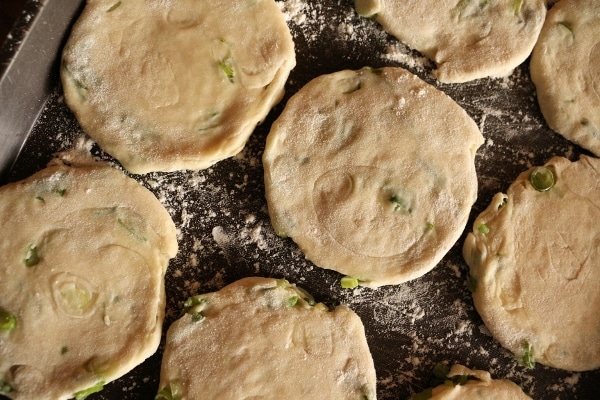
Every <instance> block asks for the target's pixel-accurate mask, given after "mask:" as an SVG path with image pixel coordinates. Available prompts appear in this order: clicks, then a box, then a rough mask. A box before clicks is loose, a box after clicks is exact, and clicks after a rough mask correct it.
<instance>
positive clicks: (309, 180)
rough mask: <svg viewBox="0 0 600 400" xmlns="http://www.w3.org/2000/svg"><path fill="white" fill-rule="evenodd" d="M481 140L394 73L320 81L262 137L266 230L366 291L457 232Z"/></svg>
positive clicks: (466, 122) (444, 102)
mask: <svg viewBox="0 0 600 400" xmlns="http://www.w3.org/2000/svg"><path fill="white" fill-rule="evenodd" d="M482 143H483V137H482V135H481V133H480V132H479V130H478V128H477V125H476V124H475V122H474V121H473V120H472V119H471V118H470V117H469V116H468V115H467V113H466V112H465V111H464V110H463V109H462V108H460V107H459V106H458V105H457V104H456V103H455V102H454V101H452V99H450V98H449V97H448V96H446V95H445V94H443V93H442V92H441V91H439V90H437V89H435V88H434V87H433V86H431V85H429V84H427V83H425V82H424V81H422V80H421V79H419V78H418V77H417V76H415V75H413V74H411V73H409V72H407V71H405V70H403V69H401V68H383V69H377V70H373V69H369V68H365V69H362V70H359V71H347V70H346V71H341V72H337V73H334V74H329V75H324V76H321V77H318V78H316V79H314V80H313V81H311V82H309V83H308V84H307V85H306V86H305V87H304V88H302V89H301V90H300V91H299V92H298V93H297V94H295V95H294V96H293V97H292V98H291V99H290V100H289V101H288V103H287V105H286V107H285V109H284V111H283V113H282V114H281V116H280V117H279V118H278V119H277V121H275V123H274V124H273V126H272V128H271V132H270V133H269V135H268V137H267V144H266V148H265V152H264V155H263V164H264V169H265V186H266V187H265V189H266V198H267V202H268V207H269V215H270V217H271V223H272V224H273V227H274V228H275V230H276V232H277V233H278V234H279V235H280V236H289V237H291V238H292V239H293V240H294V241H295V242H296V243H297V244H298V245H299V247H300V249H301V250H302V251H303V252H304V254H305V255H306V257H307V258H308V259H310V260H312V261H313V262H314V263H315V264H316V265H318V266H320V267H323V268H329V269H333V270H336V271H338V272H341V273H343V274H346V275H349V276H351V277H354V278H358V279H359V280H360V281H362V284H363V285H365V286H371V287H376V286H381V285H387V284H398V283H402V282H405V281H407V280H410V279H414V278H417V277H419V276H421V275H423V274H424V273H426V272H427V271H429V270H431V269H432V268H433V267H434V266H435V265H436V264H437V263H438V262H439V261H440V259H441V258H442V257H443V256H444V255H445V254H446V253H447V251H448V250H449V249H450V248H451V247H452V245H453V244H454V243H455V242H456V240H458V238H459V236H460V235H461V233H462V231H463V229H464V227H465V225H466V222H467V219H468V216H469V212H470V210H471V206H472V204H473V202H474V201H475V199H476V197H477V177H476V173H475V166H474V157H475V152H476V151H477V149H478V147H479V146H480V145H481V144H482Z"/></svg>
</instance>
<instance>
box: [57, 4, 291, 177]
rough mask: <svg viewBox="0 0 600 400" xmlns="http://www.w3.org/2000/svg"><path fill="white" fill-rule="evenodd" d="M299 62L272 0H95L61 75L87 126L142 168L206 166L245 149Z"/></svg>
mask: <svg viewBox="0 0 600 400" xmlns="http://www.w3.org/2000/svg"><path fill="white" fill-rule="evenodd" d="M294 65H295V53H294V44H293V42H292V37H291V34H290V32H289V29H288V27H287V25H286V23H285V19H284V16H283V14H282V13H281V11H280V10H279V7H278V6H277V4H276V3H275V2H274V1H273V0H253V1H247V0H212V1H199V0H168V1H159V0H139V1H116V0H89V1H87V3H86V6H85V8H84V10H83V13H82V14H81V16H80V18H79V19H78V21H77V22H76V24H75V26H74V28H73V31H72V33H71V36H70V38H69V40H68V42H67V44H66V46H65V48H64V51H63V60H62V68H61V77H62V82H63V86H64V91H65V99H66V102H67V104H68V105H69V107H70V108H71V109H72V110H73V112H74V113H75V115H76V117H77V120H78V121H79V122H80V124H81V126H82V127H83V129H84V130H85V131H86V133H88V134H89V135H90V136H91V137H92V138H93V139H94V140H96V141H97V142H98V144H99V145H100V146H101V147H102V148H103V149H104V150H106V151H107V152H108V153H109V154H110V155H112V156H113V157H115V158H116V159H117V160H118V161H120V162H121V163H122V165H123V166H124V167H125V168H126V169H127V170H129V171H130V172H133V173H145V172H149V171H173V170H180V169H201V168H207V167H209V166H210V165H212V164H214V163H216V162H217V161H219V160H222V159H224V158H227V157H230V156H233V155H235V154H236V153H238V152H239V151H240V150H241V149H242V148H243V147H244V145H245V143H246V141H247V140H248V137H249V136H250V134H251V133H252V131H253V130H254V128H255V126H256V124H257V123H259V122H261V121H262V120H263V119H264V118H265V116H266V115H267V113H268V112H269V110H270V109H271V107H272V106H273V105H274V104H276V103H277V102H278V101H279V100H280V99H281V97H282V95H283V88H284V84H285V82H286V80H287V77H288V75H289V72H290V70H291V69H292V68H293V67H294Z"/></svg>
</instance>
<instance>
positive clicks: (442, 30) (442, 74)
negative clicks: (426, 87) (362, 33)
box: [355, 0, 546, 83]
mask: <svg viewBox="0 0 600 400" xmlns="http://www.w3.org/2000/svg"><path fill="white" fill-rule="evenodd" d="M355 6H356V10H357V11H358V13H359V14H361V15H364V16H374V18H375V19H376V20H377V21H378V22H379V23H380V24H381V25H382V27H383V28H384V29H385V30H386V31H387V32H389V33H390V34H392V35H394V36H395V37H397V38H398V39H399V40H400V41H402V42H404V43H406V44H407V45H408V46H410V47H411V48H413V49H415V50H418V51H419V52H421V53H423V54H424V55H425V56H427V57H428V58H429V59H431V60H432V61H434V62H435V63H436V64H437V70H436V71H434V75H435V76H436V78H437V79H438V80H440V81H441V82H446V83H454V82H465V81H470V80H474V79H478V78H484V77H487V76H492V77H502V76H507V75H510V73H511V72H512V70H513V69H514V68H515V67H517V66H518V65H519V64H521V63H522V62H523V61H525V59H526V58H527V57H528V56H529V54H530V53H531V50H532V49H533V46H534V45H535V42H536V39H537V37H538V34H539V32H540V29H541V27H542V24H543V22H544V17H545V15H546V4H545V2H544V0H500V1H487V0H428V1H423V0H402V1H384V0H355Z"/></svg>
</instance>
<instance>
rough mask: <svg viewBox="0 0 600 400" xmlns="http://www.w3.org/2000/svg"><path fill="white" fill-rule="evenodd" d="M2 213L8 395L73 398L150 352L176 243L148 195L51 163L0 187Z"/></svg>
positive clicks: (0, 345)
mask: <svg viewBox="0 0 600 400" xmlns="http://www.w3.org/2000/svg"><path fill="white" fill-rule="evenodd" d="M0 223H1V225H2V231H1V233H0V235H1V237H2V240H1V241H0V254H2V264H0V293H2V295H1V296H0V310H2V311H3V312H8V313H10V314H11V315H13V316H14V317H15V318H16V325H15V327H14V328H13V329H11V330H0V381H1V382H3V383H4V384H8V385H9V387H10V388H11V389H10V391H9V393H6V395H7V396H9V397H10V398H13V399H53V400H54V399H67V398H71V397H73V395H74V394H75V393H76V392H78V391H81V390H85V389H87V388H90V387H93V386H95V385H96V384H101V383H107V382H110V381H112V380H114V379H117V378H119V377H120V376H122V375H124V374H125V373H127V372H129V371H130V370H131V369H133V368H134V367H135V366H136V365H138V364H139V363H141V362H142V361H143V360H145V359H146V358H147V357H149V356H150V355H152V354H154V352H155V351H156V349H157V348H158V344H159V341H160V338H161V331H162V323H163V318H164V312H165V293H164V275H165V271H166V268H167V264H168V260H169V259H170V258H172V257H174V256H175V254H176V252H177V242H176V237H175V226H174V224H173V222H172V220H171V217H170V216H169V214H168V213H167V211H166V210H165V209H164V207H163V206H162V205H161V204H160V203H159V202H158V200H157V199H156V198H155V197H154V195H153V194H152V193H150V192H149V191H148V190H147V189H145V188H144V187H142V186H141V185H140V184H138V183H137V182H135V181H134V180H133V179H130V178H127V177H126V176H125V175H124V174H122V173H121V172H120V171H117V170H115V169H113V168H109V167H105V166H80V167H67V166H64V165H62V164H61V165H53V166H49V167H47V168H46V169H44V170H42V171H40V172H38V173H36V174H35V175H33V176H31V177H30V178H27V179H25V180H23V181H20V182H16V183H12V184H8V185H6V186H4V187H2V188H0ZM32 247H34V248H35V250H31V249H32Z"/></svg>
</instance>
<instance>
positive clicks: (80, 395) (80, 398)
mask: <svg viewBox="0 0 600 400" xmlns="http://www.w3.org/2000/svg"><path fill="white" fill-rule="evenodd" d="M102 389H104V382H102V381H100V382H98V383H96V384H95V385H94V386H92V387H89V388H87V389H84V390H80V391H79V392H77V393H75V394H74V395H73V396H74V397H75V400H84V399H85V398H87V397H88V396H89V395H90V394H92V393H98V392H100V391H102Z"/></svg>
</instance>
